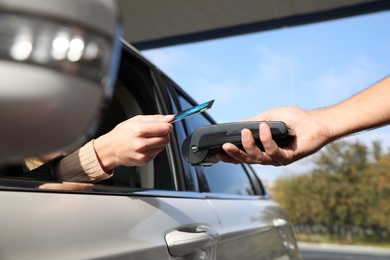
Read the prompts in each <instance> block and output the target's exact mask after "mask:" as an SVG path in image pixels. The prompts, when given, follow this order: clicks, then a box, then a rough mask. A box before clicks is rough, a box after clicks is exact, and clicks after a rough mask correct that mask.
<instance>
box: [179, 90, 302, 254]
mask: <svg viewBox="0 0 390 260" xmlns="http://www.w3.org/2000/svg"><path fill="white" fill-rule="evenodd" d="M172 85H173V86H175V83H172ZM173 89H174V91H176V92H177V96H178V102H179V103H180V105H181V106H182V109H185V108H188V107H191V106H193V103H194V102H193V100H191V98H190V97H188V96H186V94H185V93H184V92H182V90H181V89H180V88H179V87H177V86H176V87H173ZM216 102H217V100H216ZM184 122H185V126H186V129H187V131H188V134H190V133H192V131H194V130H195V129H196V128H198V127H200V126H203V125H209V124H212V123H213V121H212V119H211V118H210V117H209V116H208V115H207V114H206V113H205V114H201V115H196V116H192V117H189V118H186V119H184ZM194 168H195V170H196V175H197V177H198V185H199V191H200V192H201V193H202V194H205V196H206V197H207V199H208V201H209V203H210V205H212V207H213V208H214V209H215V211H216V212H217V215H218V218H219V219H220V221H221V225H222V230H223V231H222V233H221V244H222V245H223V246H224V247H225V248H226V249H227V254H228V255H229V259H300V258H301V257H300V254H299V250H298V247H297V242H296V239H295V235H294V232H293V228H292V226H291V225H290V224H289V223H288V220H287V217H286V215H285V214H284V212H283V211H282V210H281V208H280V207H279V205H278V204H276V203H275V202H274V201H273V200H272V199H271V198H270V197H269V195H268V194H267V192H266V190H265V189H264V187H263V186H262V184H261V182H260V181H259V179H258V177H257V176H256V174H255V172H254V171H253V169H252V168H251V167H250V166H248V165H242V164H239V165H233V164H226V163H217V164H215V165H213V166H211V167H203V166H197V167H194Z"/></svg>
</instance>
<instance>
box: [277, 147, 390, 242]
mask: <svg viewBox="0 0 390 260" xmlns="http://www.w3.org/2000/svg"><path fill="white" fill-rule="evenodd" d="M314 158H315V159H314V167H313V168H312V169H311V170H310V171H309V172H307V173H302V174H300V175H294V176H291V177H284V178H279V179H277V180H276V181H275V183H274V185H273V188H272V189H271V193H272V196H273V198H274V199H275V200H276V201H277V202H279V203H280V205H281V206H282V208H284V210H285V211H286V213H287V215H288V216H289V218H290V221H291V222H292V223H293V224H294V225H295V227H296V231H297V233H306V234H328V235H329V238H330V239H331V238H332V237H334V238H336V237H337V238H339V237H340V236H343V237H344V239H345V243H349V244H351V243H353V238H356V237H359V238H361V237H367V239H369V237H373V236H375V237H379V238H380V239H381V240H383V241H387V242H388V241H389V240H390V238H389V237H390V154H386V153H382V149H381V146H380V143H378V142H373V143H372V145H371V147H368V146H366V145H364V144H362V143H359V142H346V141H337V142H333V143H331V144H329V145H327V146H326V147H324V148H323V149H322V150H321V151H320V152H319V153H318V154H316V155H315V157H314Z"/></svg>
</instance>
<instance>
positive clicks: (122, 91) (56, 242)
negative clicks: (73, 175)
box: [0, 40, 301, 259]
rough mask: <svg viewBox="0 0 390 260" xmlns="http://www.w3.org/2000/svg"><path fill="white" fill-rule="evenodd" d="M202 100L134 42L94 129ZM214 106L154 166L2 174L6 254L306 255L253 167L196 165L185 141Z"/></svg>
mask: <svg viewBox="0 0 390 260" xmlns="http://www.w3.org/2000/svg"><path fill="white" fill-rule="evenodd" d="M197 104H198V103H197V102H196V101H195V100H194V99H193V98H191V97H190V96H189V95H188V94H187V93H186V92H185V91H184V90H183V89H182V88H181V87H180V86H178V85H177V84H176V83H175V82H174V81H173V80H172V79H171V78H170V77H169V76H168V75H166V74H165V73H164V72H162V71H161V70H160V69H159V68H158V67H157V66H155V65H154V64H152V63H151V62H150V61H148V60H147V59H146V58H145V57H144V56H143V55H142V54H141V53H140V52H139V51H137V50H136V49H135V48H134V47H132V46H131V44H129V43H127V42H126V41H124V40H121V56H120V65H119V72H118V74H117V78H116V86H115V89H114V93H113V96H112V100H111V102H109V103H108V106H107V107H105V108H104V110H103V113H102V117H101V121H100V122H99V126H98V128H97V131H96V133H95V137H97V136H99V135H102V134H104V133H106V132H107V131H110V130H111V129H112V128H113V127H114V126H115V125H116V124H118V123H120V122H122V121H124V120H126V119H128V118H131V117H133V116H135V115H148V114H176V113H178V112H179V111H182V110H185V109H187V108H190V107H192V106H194V105H197ZM211 124H216V121H215V120H213V118H211V117H210V115H209V114H208V113H207V112H204V113H201V114H197V115H193V116H191V117H188V118H185V119H183V120H181V121H178V122H175V123H173V132H172V133H171V141H170V143H169V144H168V145H167V147H166V149H165V150H164V151H163V152H161V153H160V154H159V155H158V156H157V157H156V158H155V159H154V160H153V161H152V162H150V163H148V164H147V165H145V166H134V167H128V166H117V167H116V168H115V174H114V175H113V176H112V177H111V178H110V179H108V180H105V181H101V182H99V183H96V184H85V183H69V182H64V183H61V182H56V181H41V180H38V179H33V178H24V177H23V176H19V175H17V174H12V167H13V166H15V167H16V166H17V165H14V164H15V163H14V162H13V163H12V164H10V165H8V164H7V165H4V164H3V165H2V167H3V168H4V167H7V169H8V170H9V169H11V170H9V171H8V173H11V174H2V175H1V176H0V202H1V205H2V206H1V214H0V230H1V232H0V259H301V255H300V252H299V248H298V244H297V240H296V237H295V234H294V230H293V227H292V225H291V224H290V222H289V221H288V218H287V216H286V215H285V213H284V212H283V210H282V209H281V208H280V206H279V205H278V204H277V203H276V202H275V201H274V200H273V199H272V198H271V196H270V195H269V193H268V192H267V190H266V188H265V187H264V186H263V184H262V182H261V180H260V179H259V176H258V175H257V174H256V172H255V170H254V169H253V167H251V166H250V165H245V164H238V165H235V164H227V163H222V162H219V163H216V164H214V165H213V166H209V167H204V166H192V165H191V164H190V163H188V162H187V161H186V160H185V159H184V158H183V156H182V151H181V149H182V143H183V141H184V140H185V138H186V137H187V136H189V135H190V134H191V133H192V132H193V131H194V130H196V129H197V128H198V127H200V126H204V125H211Z"/></svg>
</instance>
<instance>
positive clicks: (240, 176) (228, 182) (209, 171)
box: [179, 96, 255, 195]
mask: <svg viewBox="0 0 390 260" xmlns="http://www.w3.org/2000/svg"><path fill="white" fill-rule="evenodd" d="M179 101H180V104H181V106H182V109H186V108H189V107H191V106H193V104H191V103H190V102H189V101H188V100H187V99H185V98H184V97H183V96H179ZM184 121H185V123H186V125H187V129H188V131H189V133H192V132H193V131H194V130H195V129H197V128H198V127H200V126H204V125H210V124H211V122H210V121H209V120H208V119H207V118H206V117H205V116H204V115H203V114H197V115H193V116H191V117H188V118H186V119H184ZM187 164H189V163H187ZM196 170H197V174H198V182H199V188H200V191H202V192H210V193H222V194H235V195H255V192H254V189H253V186H252V183H251V180H250V178H249V177H248V173H247V172H246V170H245V169H244V167H243V166H242V165H241V164H240V165H234V164H227V163H222V162H219V163H217V164H214V165H213V166H209V167H204V166H197V167H196Z"/></svg>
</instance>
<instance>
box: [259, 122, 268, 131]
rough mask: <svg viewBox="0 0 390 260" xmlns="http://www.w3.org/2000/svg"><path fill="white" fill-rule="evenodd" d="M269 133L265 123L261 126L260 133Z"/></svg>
mask: <svg viewBox="0 0 390 260" xmlns="http://www.w3.org/2000/svg"><path fill="white" fill-rule="evenodd" d="M266 131H267V127H266V124H265V123H261V124H260V133H265V132H266Z"/></svg>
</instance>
